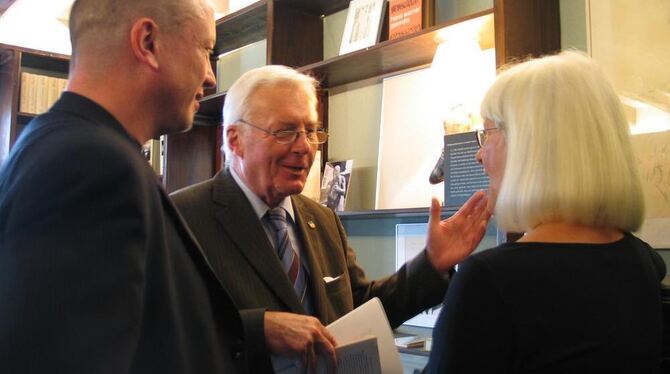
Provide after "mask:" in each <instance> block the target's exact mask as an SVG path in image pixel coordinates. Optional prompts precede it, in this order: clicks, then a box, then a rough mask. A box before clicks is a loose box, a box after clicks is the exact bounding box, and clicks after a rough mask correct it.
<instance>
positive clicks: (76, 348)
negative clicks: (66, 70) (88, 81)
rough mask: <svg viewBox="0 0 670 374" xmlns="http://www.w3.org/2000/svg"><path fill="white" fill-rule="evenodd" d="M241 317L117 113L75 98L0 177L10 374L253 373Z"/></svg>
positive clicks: (1, 330) (3, 337)
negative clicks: (248, 366)
mask: <svg viewBox="0 0 670 374" xmlns="http://www.w3.org/2000/svg"><path fill="white" fill-rule="evenodd" d="M242 351H243V336H242V327H241V322H240V316H239V314H238V312H237V310H236V308H235V307H234V306H233V304H232V302H231V301H230V297H229V296H228V294H227V292H226V291H225V290H224V289H223V287H222V286H221V284H220V283H219V282H218V280H217V278H216V276H215V275H214V273H213V272H212V270H211V268H210V266H209V263H208V262H207V260H206V259H205V257H204V256H203V254H202V252H201V249H200V247H199V245H198V244H197V243H196V242H195V240H194V239H193V238H192V235H191V233H190V231H189V230H188V228H187V227H186V226H185V224H184V223H183V221H182V219H181V217H180V216H179V214H178V213H177V211H176V209H175V208H174V206H173V205H172V203H171V202H170V200H169V198H168V197H167V195H166V193H165V191H164V190H163V189H162V187H161V186H160V184H159V182H158V180H157V178H156V175H155V174H154V172H153V170H152V169H151V168H150V167H149V165H148V163H147V162H146V160H145V159H144V158H143V157H142V156H141V154H140V144H138V143H137V142H136V141H135V140H134V139H133V138H131V137H130V135H129V134H128V133H127V132H126V131H125V130H124V128H123V127H122V126H121V124H120V123H119V122H118V121H117V120H116V119H115V118H113V117H112V115H111V114H110V113H108V112H107V111H105V110H104V109H103V108H102V107H100V106H99V105H97V104H96V103H94V102H92V101H90V100H89V99H87V98H85V97H82V96H79V95H76V94H73V93H67V92H66V93H64V94H63V96H62V97H61V99H60V100H59V101H58V102H57V103H56V104H55V105H54V107H53V108H52V109H51V110H50V111H49V112H48V113H46V114H44V115H42V116H39V117H38V118H37V119H35V120H33V121H32V122H31V123H30V124H29V125H28V126H27V127H26V129H25V130H24V132H23V134H22V135H21V136H20V138H19V139H18V141H17V142H16V145H15V146H14V148H13V149H12V151H11V153H10V155H9V157H8V159H7V161H6V162H5V164H4V165H3V167H2V169H0V362H1V363H2V364H1V366H2V369H1V370H0V371H2V372H6V373H114V374H119V373H198V374H200V373H235V372H242V371H245V370H246V369H245V365H246V364H245V355H244V354H243V352H242Z"/></svg>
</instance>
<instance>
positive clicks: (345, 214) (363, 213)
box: [336, 207, 458, 219]
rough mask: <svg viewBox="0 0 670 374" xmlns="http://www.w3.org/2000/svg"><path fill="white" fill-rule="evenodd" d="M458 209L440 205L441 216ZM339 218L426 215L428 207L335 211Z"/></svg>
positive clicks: (448, 214)
mask: <svg viewBox="0 0 670 374" xmlns="http://www.w3.org/2000/svg"><path fill="white" fill-rule="evenodd" d="M457 210H458V207H442V208H441V209H440V215H441V216H450V215H452V214H454V213H456V211H457ZM336 213H337V215H338V216H339V217H340V218H341V219H371V218H403V217H426V218H428V215H429V208H406V209H377V210H359V211H348V210H347V211H342V212H336Z"/></svg>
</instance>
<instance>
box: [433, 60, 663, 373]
mask: <svg viewBox="0 0 670 374" xmlns="http://www.w3.org/2000/svg"><path fill="white" fill-rule="evenodd" d="M482 117H483V118H484V119H485V122H484V130H481V131H479V132H478V134H477V135H478V140H479V144H480V147H481V148H480V150H479V152H478V153H477V160H478V161H479V162H481V163H482V164H483V166H484V170H485V171H486V173H487V175H488V176H489V179H490V187H489V209H490V210H491V211H492V212H494V213H495V214H494V216H495V218H496V221H497V222H498V225H499V226H500V227H501V228H502V229H503V230H505V231H508V232H523V233H525V234H524V236H523V237H522V238H521V239H519V241H518V242H516V243H507V244H502V245H500V246H498V247H497V248H494V249H492V250H489V251H485V252H482V253H479V254H476V255H473V256H471V257H470V258H468V259H467V260H466V261H465V262H464V263H462V264H461V265H460V267H459V271H458V272H457V273H456V275H455V276H454V278H453V280H452V283H451V284H450V286H449V290H448V292H447V295H446V298H445V304H444V308H443V309H442V312H441V315H440V317H439V319H438V321H437V324H436V326H435V329H434V331H433V338H434V344H433V350H432V352H431V356H430V360H429V364H428V366H427V368H426V372H427V373H455V372H458V373H507V372H510V373H531V372H532V373H549V372H551V373H554V372H556V373H559V372H560V373H595V372H608V373H614V372H626V373H651V372H657V371H658V370H659V364H660V359H661V347H662V346H661V344H662V336H661V331H662V329H661V303H660V296H659V283H660V280H661V279H662V278H663V277H664V276H665V265H664V263H663V261H662V259H661V258H660V256H659V255H658V254H657V253H655V252H654V251H653V250H652V249H651V248H650V247H649V245H648V244H646V243H645V242H643V241H642V240H640V239H638V238H637V237H635V236H634V235H632V234H631V232H632V231H635V230H637V229H639V227H640V226H641V224H642V221H643V217H644V199H643V196H642V190H641V186H640V179H639V176H638V172H637V170H636V161H635V159H634V157H633V150H632V147H631V141H630V135H629V128H628V124H627V122H626V119H625V117H624V113H623V111H622V107H621V103H620V101H619V98H618V96H617V95H616V93H615V92H614V89H613V88H612V86H611V85H610V84H609V83H608V81H607V79H606V78H605V76H604V74H603V73H602V71H601V70H600V69H599V67H598V66H597V65H596V64H595V63H594V62H593V61H592V60H591V59H589V58H588V57H585V56H583V55H581V54H579V53H576V52H563V53H561V54H558V55H555V56H548V57H544V58H539V59H535V60H530V61H526V62H524V63H520V64H517V65H514V66H512V67H511V68H509V69H508V70H506V71H504V72H502V73H501V74H500V75H499V76H498V78H497V80H496V82H495V83H494V84H493V86H492V87H491V88H490V89H489V91H488V93H487V94H486V96H485V98H484V101H483V103H482ZM429 240H430V238H429Z"/></svg>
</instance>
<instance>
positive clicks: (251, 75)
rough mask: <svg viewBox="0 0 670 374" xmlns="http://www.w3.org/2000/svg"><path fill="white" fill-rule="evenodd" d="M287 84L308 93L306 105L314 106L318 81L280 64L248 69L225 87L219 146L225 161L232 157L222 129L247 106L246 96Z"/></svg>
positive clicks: (247, 97) (247, 98)
mask: <svg viewBox="0 0 670 374" xmlns="http://www.w3.org/2000/svg"><path fill="white" fill-rule="evenodd" d="M284 84H289V85H293V86H295V88H296V89H298V90H303V91H304V92H305V93H306V94H307V96H308V101H309V102H308V105H310V107H312V108H316V104H317V98H316V88H317V87H318V85H319V82H318V81H317V80H316V79H314V78H312V77H310V76H308V75H305V74H302V73H300V72H298V71H296V70H294V69H291V68H289V67H287V66H282V65H267V66H262V67H260V68H256V69H252V70H249V71H248V72H246V73H244V74H243V75H242V76H241V77H240V78H239V79H238V80H237V81H235V83H233V85H232V86H231V87H230V89H229V90H228V93H227V94H226V101H225V103H224V105H223V123H224V129H223V136H224V140H223V146H222V147H221V148H222V150H223V152H224V153H225V158H226V164H230V161H231V160H232V157H233V155H232V151H231V150H230V148H229V147H228V142H227V141H226V130H227V128H228V126H230V125H232V124H234V123H235V122H237V121H239V120H240V119H242V118H243V117H244V115H245V114H246V112H247V110H248V108H249V97H250V96H251V95H253V93H254V92H255V91H256V90H257V89H259V88H261V87H272V86H277V85H284Z"/></svg>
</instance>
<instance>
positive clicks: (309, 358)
mask: <svg viewBox="0 0 670 374" xmlns="http://www.w3.org/2000/svg"><path fill="white" fill-rule="evenodd" d="M303 367H304V368H305V369H306V370H307V372H308V373H316V353H315V352H314V347H311V346H310V347H309V348H307V349H306V350H305V353H304V358H303Z"/></svg>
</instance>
